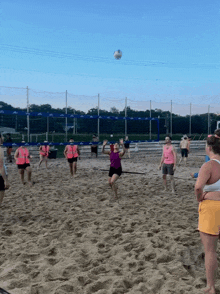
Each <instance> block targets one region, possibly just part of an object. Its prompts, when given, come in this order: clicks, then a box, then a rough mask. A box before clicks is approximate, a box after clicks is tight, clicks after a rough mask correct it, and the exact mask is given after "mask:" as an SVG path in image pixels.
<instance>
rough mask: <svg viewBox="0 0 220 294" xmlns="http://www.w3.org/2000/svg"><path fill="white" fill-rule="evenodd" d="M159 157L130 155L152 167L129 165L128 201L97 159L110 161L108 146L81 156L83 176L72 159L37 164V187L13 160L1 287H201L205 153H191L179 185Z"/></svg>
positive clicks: (17, 291) (50, 292) (16, 292)
mask: <svg viewBox="0 0 220 294" xmlns="http://www.w3.org/2000/svg"><path fill="white" fill-rule="evenodd" d="M159 158H160V156H157V155H155V156H154V155H153V156H152V157H151V158H150V157H149V156H144V157H143V156H141V155H133V158H132V159H130V160H129V159H123V160H122V166H123V170H124V171H136V172H143V173H144V172H146V174H144V175H140V174H139V175H131V174H122V176H121V178H120V179H119V181H118V184H119V195H120V199H119V201H114V200H113V197H112V192H111V190H110V188H109V187H108V182H107V179H108V172H107V171H100V170H95V169H94V168H102V169H108V166H109V160H108V156H106V157H105V158H100V159H95V158H94V159H82V160H80V161H79V162H78V168H79V169H78V173H77V177H76V178H75V179H71V178H70V175H69V167H68V165H67V163H66V161H65V160H64V159H57V160H54V161H50V162H49V167H50V169H49V170H48V172H47V171H46V170H45V167H44V164H42V168H41V169H40V170H37V168H36V166H37V165H36V164H32V167H33V166H34V168H33V181H34V182H35V185H34V186H33V187H32V188H30V187H28V186H27V185H25V186H22V185H21V183H20V179H19V175H18V172H17V168H16V166H15V165H11V166H9V179H10V184H11V188H10V190H8V191H7V192H6V196H5V199H4V201H3V205H2V207H1V208H0V233H1V238H0V287H2V288H4V289H5V290H7V291H8V292H10V293H11V294H67V293H74V294H92V293H96V294H124V293H126V294H145V293H146V294H151V293H158V294H166V293H174V294H181V293H191V294H194V293H195V294H196V293H201V288H202V287H204V286H205V268H204V253H203V248H202V244H201V241H200V237H199V233H198V232H197V231H196V228H197V219H198V213H197V209H198V204H197V202H196V200H195V196H194V191H193V189H194V183H195V180H193V179H191V178H190V176H189V172H196V171H197V170H198V168H199V167H200V166H201V164H202V163H203V161H204V158H203V157H201V156H200V157H195V156H194V155H191V156H190V159H189V163H188V166H187V167H178V168H177V172H176V174H175V177H176V191H177V193H176V195H171V194H170V193H163V192H162V177H161V171H158V164H159ZM218 253H219V249H218ZM218 256H219V255H218ZM219 261H220V260H219ZM217 293H220V281H219V280H218V281H217Z"/></svg>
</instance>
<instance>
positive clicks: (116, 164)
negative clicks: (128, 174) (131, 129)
mask: <svg viewBox="0 0 220 294" xmlns="http://www.w3.org/2000/svg"><path fill="white" fill-rule="evenodd" d="M107 143H108V141H107V140H105V141H104V142H103V147H102V153H104V154H108V155H109V156H110V162H111V164H110V170H109V178H108V182H109V185H110V187H111V188H112V190H113V193H114V198H115V199H117V198H118V195H117V187H116V185H115V182H116V181H117V179H118V178H119V177H120V175H121V174H122V167H121V158H122V157H123V155H124V154H125V148H124V144H123V140H120V144H121V145H122V146H123V151H122V152H119V144H118V143H115V144H114V150H113V151H106V150H105V146H106V144H107Z"/></svg>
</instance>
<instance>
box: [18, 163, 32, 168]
mask: <svg viewBox="0 0 220 294" xmlns="http://www.w3.org/2000/svg"><path fill="white" fill-rule="evenodd" d="M28 166H30V163H25V164H18V169H26V167H28Z"/></svg>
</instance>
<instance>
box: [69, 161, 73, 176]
mask: <svg viewBox="0 0 220 294" xmlns="http://www.w3.org/2000/svg"><path fill="white" fill-rule="evenodd" d="M69 166H70V174H71V176H73V164H72V163H70V162H69Z"/></svg>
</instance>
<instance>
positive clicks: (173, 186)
mask: <svg viewBox="0 0 220 294" xmlns="http://www.w3.org/2000/svg"><path fill="white" fill-rule="evenodd" d="M170 183H171V190H172V193H175V183H174V177H173V176H171V175H170Z"/></svg>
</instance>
